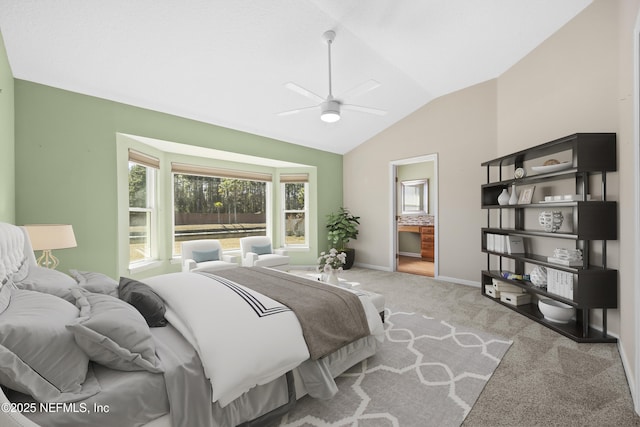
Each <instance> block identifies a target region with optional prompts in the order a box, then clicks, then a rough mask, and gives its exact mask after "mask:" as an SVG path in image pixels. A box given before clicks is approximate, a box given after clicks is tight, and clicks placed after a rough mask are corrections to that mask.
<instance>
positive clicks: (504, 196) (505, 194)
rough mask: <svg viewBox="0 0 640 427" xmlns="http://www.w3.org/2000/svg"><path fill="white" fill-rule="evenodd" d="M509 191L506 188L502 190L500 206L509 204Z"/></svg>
mask: <svg viewBox="0 0 640 427" xmlns="http://www.w3.org/2000/svg"><path fill="white" fill-rule="evenodd" d="M509 198H510V196H509V190H507V189H506V188H505V189H503V190H502V193H500V195H499V196H498V204H499V205H507V204H509Z"/></svg>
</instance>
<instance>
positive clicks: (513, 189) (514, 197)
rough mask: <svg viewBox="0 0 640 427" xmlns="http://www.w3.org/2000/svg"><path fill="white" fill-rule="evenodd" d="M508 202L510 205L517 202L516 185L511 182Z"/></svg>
mask: <svg viewBox="0 0 640 427" xmlns="http://www.w3.org/2000/svg"><path fill="white" fill-rule="evenodd" d="M509 204H510V205H517V204H518V193H516V185H515V184H513V185H512V186H511V197H510V198H509Z"/></svg>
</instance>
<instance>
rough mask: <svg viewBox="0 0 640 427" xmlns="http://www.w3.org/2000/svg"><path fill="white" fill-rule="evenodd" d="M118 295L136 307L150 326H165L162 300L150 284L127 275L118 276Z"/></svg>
mask: <svg viewBox="0 0 640 427" xmlns="http://www.w3.org/2000/svg"><path fill="white" fill-rule="evenodd" d="M118 293H119V295H118V296H119V297H120V299H121V300H122V301H126V302H128V303H129V304H131V305H132V306H134V307H135V308H136V310H138V311H139V312H140V314H142V317H144V319H145V320H146V321H147V325H149V326H150V327H152V328H153V327H160V326H166V325H167V320H166V319H165V318H164V313H165V312H166V307H165V306H164V301H163V300H162V298H160V296H159V295H158V294H156V293H155V292H154V291H153V289H151V286H149V285H147V284H144V283H142V282H139V281H137V280H134V279H129V278H127V277H121V278H120V286H119V288H118Z"/></svg>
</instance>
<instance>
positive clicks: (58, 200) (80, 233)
mask: <svg viewBox="0 0 640 427" xmlns="http://www.w3.org/2000/svg"><path fill="white" fill-rule="evenodd" d="M15 119H16V120H15V126H16V127H15V132H16V134H15V136H16V153H15V157H16V161H15V167H16V186H15V188H16V214H15V215H16V223H17V224H28V223H67V224H73V227H74V231H75V234H76V240H77V242H78V247H77V248H73V249H65V250H61V251H58V256H59V258H60V261H61V266H60V267H59V269H60V270H62V271H66V270H68V269H69V268H76V269H80V270H89V271H100V272H103V273H106V274H109V275H110V276H113V277H117V275H118V274H119V272H118V261H117V260H118V241H117V240H118V239H117V235H118V206H117V190H116V188H117V172H116V170H117V168H116V133H118V132H119V133H125V134H132V135H140V136H145V137H150V138H157V139H161V140H168V141H174V142H179V143H183V144H191V145H196V146H202V147H209V148H215V149H219V150H225V151H230V152H235V153H243V154H249V155H253V156H260V157H265V158H271V159H277V160H284V161H289V162H295V163H304V164H307V165H310V166H315V167H317V174H318V176H317V179H318V182H319V183H322V185H318V196H317V203H318V209H317V215H318V219H319V220H318V226H317V227H318V230H317V234H318V242H315V243H316V245H314V246H313V248H317V245H318V244H319V245H321V246H320V247H323V245H324V243H325V242H326V232H325V229H324V225H325V216H326V214H328V213H329V212H331V211H333V210H335V209H337V207H339V206H340V205H341V203H342V156H340V155H338V154H332V153H328V152H324V151H319V150H314V149H310V148H306V147H302V146H299V145H294V144H289V143H285V142H282V141H277V140H273V139H269V138H265V137H261V136H257V135H252V134H248V133H244V132H240V131H235V130H232V129H227V128H222V127H218V126H214V125H209V124H205V123H202V122H197V121H193V120H188V119H184V118H179V117H175V116H171V115H168V114H164V113H159V112H155V111H150V110H145V109H142V108H137V107H133V106H130V105H124V104H120V103H116V102H112V101H108V100H104V99H100V98H95V97H90V96H86V95H81V94H78V93H73V92H69V91H64V90H60V89H55V88H52V87H48V86H43V85H39V84H36V83H32V82H27V81H23V80H18V79H16V80H15ZM312 252H313V253H309V256H308V259H309V260H314V261H315V258H316V256H317V253H316V251H315V250H312Z"/></svg>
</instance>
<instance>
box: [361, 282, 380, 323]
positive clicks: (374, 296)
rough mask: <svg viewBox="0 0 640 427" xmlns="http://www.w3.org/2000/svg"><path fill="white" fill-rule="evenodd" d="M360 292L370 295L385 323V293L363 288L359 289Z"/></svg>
mask: <svg viewBox="0 0 640 427" xmlns="http://www.w3.org/2000/svg"><path fill="white" fill-rule="evenodd" d="M358 292H361V293H363V294H366V295H367V296H368V297H369V299H370V300H371V302H372V303H373V305H374V306H375V307H376V310H378V313H380V318H381V319H382V322H383V323H384V295H380V294H376V293H373V292H370V291H363V290H362V289H358Z"/></svg>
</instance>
